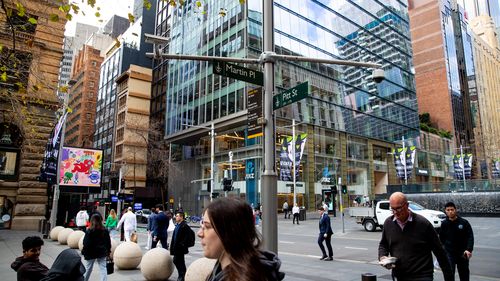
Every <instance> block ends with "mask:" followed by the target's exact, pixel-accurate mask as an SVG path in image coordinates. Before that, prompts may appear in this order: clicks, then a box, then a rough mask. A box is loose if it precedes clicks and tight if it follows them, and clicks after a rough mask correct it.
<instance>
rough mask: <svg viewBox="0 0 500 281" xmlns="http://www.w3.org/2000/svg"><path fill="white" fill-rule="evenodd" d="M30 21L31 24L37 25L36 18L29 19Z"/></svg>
mask: <svg viewBox="0 0 500 281" xmlns="http://www.w3.org/2000/svg"><path fill="white" fill-rule="evenodd" d="M28 21H29V22H30V23H31V24H37V23H38V21H37V20H36V19H35V18H29V19H28Z"/></svg>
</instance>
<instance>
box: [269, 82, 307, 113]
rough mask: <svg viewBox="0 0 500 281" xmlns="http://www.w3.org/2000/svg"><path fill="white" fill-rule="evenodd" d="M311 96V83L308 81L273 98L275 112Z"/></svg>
mask: <svg viewBox="0 0 500 281" xmlns="http://www.w3.org/2000/svg"><path fill="white" fill-rule="evenodd" d="M308 95H309V82H308V81H306V82H304V83H302V84H299V85H297V86H295V87H293V88H291V89H288V90H286V91H284V92H281V93H279V94H277V95H275V96H274V97H273V110H276V109H279V108H282V107H283V106H287V105H289V104H292V103H294V102H296V101H299V100H301V99H305V98H307V96H308Z"/></svg>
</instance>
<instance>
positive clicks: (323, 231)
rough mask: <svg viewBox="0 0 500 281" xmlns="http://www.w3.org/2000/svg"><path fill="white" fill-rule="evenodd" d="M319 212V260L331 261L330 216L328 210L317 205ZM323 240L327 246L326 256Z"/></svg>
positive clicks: (331, 231) (331, 233) (331, 232)
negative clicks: (320, 255) (320, 254)
mask: <svg viewBox="0 0 500 281" xmlns="http://www.w3.org/2000/svg"><path fill="white" fill-rule="evenodd" d="M318 213H319V236H318V245H319V248H320V249H321V252H322V253H323V256H322V257H321V258H320V260H325V261H331V260H333V249H332V235H333V230H332V225H331V222H330V217H329V216H328V211H327V210H325V209H324V208H323V206H320V207H318ZM323 241H325V243H326V247H327V248H328V256H327V255H326V251H325V246H323Z"/></svg>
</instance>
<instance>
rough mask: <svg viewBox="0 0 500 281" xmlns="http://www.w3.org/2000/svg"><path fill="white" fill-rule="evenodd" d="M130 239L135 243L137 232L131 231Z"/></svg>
mask: <svg viewBox="0 0 500 281" xmlns="http://www.w3.org/2000/svg"><path fill="white" fill-rule="evenodd" d="M130 241H131V242H134V243H137V233H136V232H132V234H131V235H130Z"/></svg>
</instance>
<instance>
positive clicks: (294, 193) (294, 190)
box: [292, 119, 297, 206]
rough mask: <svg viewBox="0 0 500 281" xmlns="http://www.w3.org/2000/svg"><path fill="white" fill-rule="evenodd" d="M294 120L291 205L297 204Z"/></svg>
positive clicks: (293, 124) (293, 122)
mask: <svg viewBox="0 0 500 281" xmlns="http://www.w3.org/2000/svg"><path fill="white" fill-rule="evenodd" d="M295 144H296V142H295V119H292V155H293V160H292V161H293V205H294V206H295V204H297V178H296V176H295V173H296V169H297V167H296V166H295V165H297V164H296V160H295V159H296V156H295V155H296V153H297V152H296V151H295V150H296V147H295Z"/></svg>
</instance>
